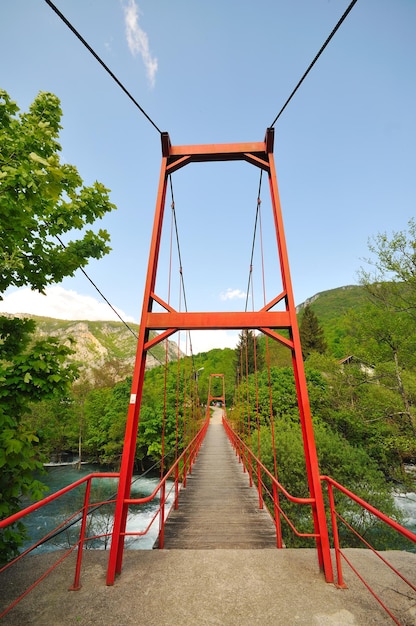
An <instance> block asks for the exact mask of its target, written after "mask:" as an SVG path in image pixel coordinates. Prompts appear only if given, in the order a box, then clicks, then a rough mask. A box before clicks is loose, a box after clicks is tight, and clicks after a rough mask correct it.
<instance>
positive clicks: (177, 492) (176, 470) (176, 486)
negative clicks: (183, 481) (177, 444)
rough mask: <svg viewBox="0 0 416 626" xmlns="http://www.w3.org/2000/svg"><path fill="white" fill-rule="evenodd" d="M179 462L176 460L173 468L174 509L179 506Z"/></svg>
mask: <svg viewBox="0 0 416 626" xmlns="http://www.w3.org/2000/svg"><path fill="white" fill-rule="evenodd" d="M178 500H179V463H178V462H176V468H175V509H177V508H178V506H179V502H178Z"/></svg>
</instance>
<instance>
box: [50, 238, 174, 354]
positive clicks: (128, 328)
mask: <svg viewBox="0 0 416 626" xmlns="http://www.w3.org/2000/svg"><path fill="white" fill-rule="evenodd" d="M55 238H56V239H57V240H58V241H59V243H60V244H61V246H62V248H64V250H65V249H66V247H67V246H66V245H65V244H64V242H63V241H62V239H61V238H60V237H59V235H55ZM79 269H80V270H81V272H82V273H83V274H84V276H85V278H86V279H87V280H88V281H89V282H90V283H91V285H92V286H93V287H94V289H95V290H96V292H97V293H98V294H99V295H100V296H101V297H102V299H103V300H104V302H105V303H106V304H108V306H109V307H110V309H111V310H112V311H113V312H114V313H115V314H116V315H117V317H118V318H119V320H120V321H121V322H122V323H123V324H124V326H125V327H126V328H127V330H128V331H129V332H130V333H131V334H132V335H133V337H135V338H136V339H138V335H137V333H136V331H135V330H134V329H133V328H132V327H131V326H129V325H128V324H127V322H126V321H125V320H124V319H123V318H122V317H121V315H120V313H119V312H118V311H117V309H116V308H115V307H114V306H113V305H112V304H111V302H110V301H109V300H108V299H107V298H106V297H105V295H104V294H103V292H102V291H101V290H100V289H99V288H98V287H97V285H96V284H95V282H94V281H93V280H92V278H90V276H89V275H88V274H87V272H86V271H85V270H84V268H83V267H80V268H79ZM149 354H151V355H152V357H153V358H154V359H155V360H156V361H158V362H159V363H160V365H163V363H162V361H161V360H160V359H159V358H158V357H157V356H156V355H155V354H153V353H152V352H151V351H150V350H149Z"/></svg>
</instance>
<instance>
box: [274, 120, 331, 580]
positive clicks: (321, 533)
mask: <svg viewBox="0 0 416 626" xmlns="http://www.w3.org/2000/svg"><path fill="white" fill-rule="evenodd" d="M268 133H270V129H268ZM266 137H267V135H266ZM267 143H268V142H267V141H266V144H267ZM269 145H270V144H269ZM269 149H270V148H269ZM271 150H272V148H271V149H270V153H269V164H270V171H269V185H270V193H271V199H272V206H273V215H274V221H275V228H276V238H277V247H278V252H279V259H280V267H281V272H282V284H283V289H284V292H285V294H286V297H285V300H286V310H287V311H288V313H289V319H290V335H291V339H292V342H293V348H292V364H293V372H294V377H295V384H296V391H297V398H298V407H299V418H300V423H301V429H302V437H303V447H304V453H305V462H306V472H307V477H308V483H309V491H310V494H311V497H312V498H314V499H315V504H314V505H313V507H312V511H313V518H314V526H315V532H316V533H317V534H318V537H317V550H318V560H319V565H320V568H321V569H323V571H324V573H325V578H326V580H327V582H333V579H334V576H333V570H332V560H331V552H330V543H329V536H328V526H327V521H326V514H325V505H324V499H323V494H322V484H321V479H320V472H319V464H318V455H317V453H316V444H315V435H314V432H313V424H312V416H311V410H310V405H309V395H308V388H307V384H306V376H305V369H304V366H303V358H302V348H301V343H300V336H299V327H298V323H297V317H296V306H295V300H294V296H293V290H292V281H291V277H290V270H289V257H288V253H287V247H286V240H285V235H284V228H283V217H282V211H281V206H280V199H279V192H278V186H277V176H276V170H275V164H274V156H273V153H272V151H271Z"/></svg>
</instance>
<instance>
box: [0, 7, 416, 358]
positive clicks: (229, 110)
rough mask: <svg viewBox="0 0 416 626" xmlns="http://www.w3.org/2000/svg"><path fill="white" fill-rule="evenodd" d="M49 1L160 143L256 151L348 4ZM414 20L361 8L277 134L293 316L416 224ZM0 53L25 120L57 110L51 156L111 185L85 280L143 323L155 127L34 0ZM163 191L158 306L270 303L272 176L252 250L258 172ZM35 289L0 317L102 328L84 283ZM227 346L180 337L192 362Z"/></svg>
mask: <svg viewBox="0 0 416 626" xmlns="http://www.w3.org/2000/svg"><path fill="white" fill-rule="evenodd" d="M55 4H56V6H57V8H58V9H59V10H60V11H61V12H62V13H63V14H64V15H65V17H66V18H67V19H68V20H69V21H70V22H71V23H72V24H73V26H74V27H75V28H76V29H77V30H78V31H79V32H80V34H81V35H82V36H83V37H84V38H85V39H86V41H87V42H88V43H89V45H90V46H91V47H92V48H93V49H94V50H95V52H96V53H97V54H98V55H99V56H100V57H101V58H102V60H103V61H104V62H105V63H106V64H107V65H108V67H109V68H110V69H111V71H112V72H113V73H114V74H115V75H116V76H117V78H118V79H119V80H120V81H121V82H122V83H123V84H124V86H125V87H126V89H127V90H128V91H129V92H130V93H131V94H132V96H133V97H134V98H135V99H136V101H137V102H138V103H139V104H140V106H141V107H142V108H143V109H144V111H145V112H146V113H147V114H148V116H149V117H150V118H151V120H153V122H154V123H155V124H156V126H157V127H158V128H159V129H160V130H162V131H167V132H169V135H170V139H171V142H172V144H173V145H187V144H205V143H207V144H208V143H229V142H246V141H262V140H263V138H264V136H265V131H266V128H267V127H268V126H270V125H271V124H272V122H273V120H274V119H275V117H276V115H277V114H278V112H279V111H280V109H281V108H282V106H283V104H284V103H285V101H286V100H287V98H288V97H289V95H290V94H291V92H292V90H293V89H294V87H295V86H296V84H297V83H298V81H299V79H300V78H301V76H302V75H303V73H304V72H305V70H306V69H307V67H308V66H309V64H310V63H311V61H312V60H313V58H314V57H315V54H316V53H317V52H318V50H319V49H320V47H321V46H322V44H323V43H324V41H325V40H326V38H327V37H328V35H329V33H330V32H331V31H332V29H333V27H334V26H335V24H336V23H337V22H338V20H339V18H340V17H341V15H342V14H343V13H344V11H345V9H346V8H347V6H348V4H349V1H341V0H257V1H256V2H253V1H252V0H227V1H225V2H224V0H210V2H202V1H197V0H193V1H192V0H176V1H175V2H172V1H169V0H138V1H135V0H56V2H55ZM415 24H416V2H414V0H358V2H357V4H356V5H355V6H354V8H353V9H352V11H351V13H350V14H349V16H348V17H347V19H346V20H345V22H344V23H343V25H342V26H341V28H340V29H339V31H338V32H337V33H336V35H335V36H334V38H333V39H332V41H331V42H330V44H329V45H328V47H327V48H326V50H325V51H324V53H323V54H322V56H321V57H320V59H319V60H318V62H317V63H316V65H315V66H314V68H313V69H312V71H311V72H310V74H309V75H308V77H307V78H306V80H305V81H304V82H303V84H302V85H301V87H300V88H299V90H298V91H297V93H296V94H295V96H294V98H293V99H292V100H291V102H290V103H289V105H288V106H287V108H286V109H285V111H284V112H283V114H282V115H281V116H280V118H279V120H278V121H277V123H276V125H275V147H274V154H275V160H276V169H277V178H278V185H279V194H280V201H281V205H282V212H283V220H284V226H285V236H286V241H287V247H288V254H289V262H290V271H291V278H292V284H293V291H294V296H295V302H296V304H300V303H302V302H304V301H305V300H306V299H307V298H309V297H311V296H313V295H315V294H316V293H319V292H322V291H326V290H328V289H334V288H336V287H341V286H345V285H350V284H356V283H357V282H358V271H359V269H360V267H363V266H365V259H366V258H367V257H368V256H369V251H368V242H369V239H371V238H373V237H375V236H376V235H377V234H378V233H384V232H386V233H387V234H390V235H391V234H392V233H393V232H395V231H402V230H405V229H406V228H407V224H408V222H409V220H410V219H411V218H412V217H413V216H414V209H415V201H414V196H415V180H416V167H415V166H416V155H415V151H416V115H415V111H416V72H415V66H416V38H415V36H414V27H415ZM0 56H1V58H2V64H1V69H0V87H1V88H3V89H5V90H6V91H7V92H8V93H9V95H10V96H11V97H12V99H13V100H15V101H16V102H17V104H18V106H19V108H20V110H21V112H24V111H26V110H27V109H28V107H29V105H30V104H31V102H32V101H33V99H34V98H35V96H36V95H37V93H38V92H39V91H50V92H53V93H55V94H56V95H57V96H58V97H59V98H60V100H61V106H62V110H63V119H62V125H63V130H62V131H61V135H60V143H61V146H62V152H61V160H62V161H63V162H67V163H71V164H73V165H75V166H76V167H77V168H78V171H79V173H80V175H81V177H82V178H83V180H84V183H85V184H87V185H88V184H92V183H93V182H94V181H95V180H98V181H100V182H102V183H103V184H104V185H105V186H106V187H108V188H109V189H110V190H111V194H110V197H111V201H112V202H113V203H114V204H115V205H116V206H117V210H116V211H113V212H112V213H111V214H109V215H107V216H106V217H105V218H104V219H103V220H101V221H100V222H98V223H97V228H98V227H100V228H106V229H107V230H108V231H109V233H110V236H111V247H112V251H111V253H110V254H109V255H107V256H106V257H104V258H103V259H101V260H99V261H94V262H91V263H90V264H89V265H88V267H87V268H86V271H87V273H88V275H89V277H90V278H91V280H92V281H93V282H94V284H95V285H96V286H97V287H98V288H99V290H100V291H101V292H102V293H103V294H104V295H105V297H106V298H107V300H108V301H109V302H111V304H112V305H113V307H114V308H116V310H117V311H119V314H120V315H121V316H122V317H123V319H124V320H125V321H127V322H132V321H135V322H137V323H139V322H140V315H141V307H142V299H143V290H144V284H145V280H146V272H147V264H148V258H149V246H150V238H151V232H152V224H153V216H154V209H155V202H156V193H157V185H158V179H159V173H160V163H161V147H160V136H159V132H158V131H157V130H156V129H155V127H154V126H153V125H152V124H151V123H150V122H149V120H148V119H147V118H146V117H145V116H144V115H143V114H142V113H141V112H140V110H139V109H138V108H137V107H136V106H135V105H134V104H133V103H132V102H131V100H130V99H129V98H128V97H127V96H126V94H125V93H123V91H122V90H121V89H120V87H119V86H118V85H117V84H116V83H115V82H114V81H113V79H112V78H111V77H110V76H109V75H108V74H107V73H106V72H105V71H104V69H103V68H102V67H101V66H100V65H99V63H98V62H97V61H96V59H94V57H93V56H92V55H91V53H90V52H88V50H86V49H85V47H84V46H83V45H82V44H81V43H80V42H79V40H78V39H77V38H76V37H75V36H74V34H73V33H72V32H71V31H70V30H69V28H68V27H67V26H66V25H65V24H64V23H63V22H62V21H61V20H60V19H59V17H58V16H57V15H56V14H55V12H54V11H52V9H51V8H50V7H49V6H48V5H47V3H46V2H45V1H44V0H2V1H1V3H0ZM172 186H173V193H174V203H175V216H176V223H177V228H178V237H179V246H180V255H181V260H182V276H183V280H184V284H185V296H183V295H180V293H179V283H180V280H179V277H180V273H179V264H178V260H177V259H178V253H177V251H176V247H175V246H176V241H175V237H174V242H173V243H174V245H173V259H174V260H173V263H172V264H170V262H169V259H170V247H171V230H172V227H171V217H172V211H171V210H167V211H166V219H165V225H164V231H163V237H162V246H161V255H160V260H159V268H158V278H157V289H156V292H157V294H158V295H159V296H160V297H161V298H162V299H164V300H166V301H167V300H168V299H169V301H170V302H171V304H172V306H174V307H175V308H180V307H182V309H181V310H183V307H184V306H185V302H186V306H187V310H189V311H223V310H225V311H237V310H238V311H240V310H244V308H245V306H247V304H248V308H249V310H251V309H253V310H257V309H259V308H261V307H262V306H263V304H264V302H268V301H270V300H271V299H272V298H273V297H274V296H275V295H277V294H278V293H280V269H279V262H278V257H277V251H276V244H275V234H274V228H273V222H272V220H271V213H270V212H269V211H268V209H269V208H270V199H269V197H268V185H267V181H266V180H263V182H262V185H261V222H260V223H261V229H260V228H257V230H256V233H257V234H256V239H255V244H254V245H253V234H254V224H255V215H256V208H257V192H258V188H259V171H258V170H257V168H255V167H252V166H250V165H248V164H247V163H215V164H193V165H191V166H189V167H186V168H183V169H182V170H180V171H179V172H177V173H175V174H174V175H173V176H172ZM171 203H172V199H171V197H170V194H168V198H167V208H170V207H171ZM260 230H261V235H262V236H261V237H260ZM252 249H253V250H254V251H255V252H254V256H253V262H252V263H251V252H252ZM175 255H176V256H175ZM250 264H252V266H253V274H252V280H251V281H250V284H251V285H252V286H253V290H252V291H249V293H247V288H248V284H249V280H248V278H249V271H250ZM170 267H171V268H172V269H171V272H172V273H170V269H169V268H170ZM47 293H48V295H47V296H42V295H39V294H37V293H35V292H31V291H30V290H29V289H27V288H23V289H20V290H16V289H14V288H13V289H10V290H9V291H8V292H6V294H3V295H4V299H3V301H2V302H1V303H0V312H1V311H4V312H8V313H15V312H21V313H32V314H36V315H47V316H50V317H57V318H64V319H114V313H113V312H112V310H111V309H110V307H108V305H107V304H105V302H104V301H103V300H102V299H101V297H100V295H99V294H98V293H97V291H96V290H95V288H94V286H93V285H92V284H91V282H89V281H88V280H87V279H86V278H85V276H84V275H83V274H82V273H81V272H78V273H77V274H76V275H75V276H74V277H72V278H67V279H65V280H64V281H63V282H62V283H61V284H59V285H56V286H51V287H50V288H48V290H47ZM235 343H236V333H231V332H227V331H212V332H211V331H201V332H197V333H193V334H192V346H193V352H194V353H197V352H199V351H201V350H208V349H211V348H213V347H219V348H223V347H233V346H234V345H235Z"/></svg>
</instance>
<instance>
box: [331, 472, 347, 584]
mask: <svg viewBox="0 0 416 626" xmlns="http://www.w3.org/2000/svg"><path fill="white" fill-rule="evenodd" d="M327 486H328V501H329V510H330V513H331V524H332V537H333V540H334V550H335V562H336V566H337V585H338V587H342V588H343V589H346V588H347V585H346V584H345V582H344V579H343V576H342V564H341V549H340V545H339V535H338V524H337V516H336V513H335V499H334V492H333V489H332V485H331V484H330V483H329V482H328V481H327Z"/></svg>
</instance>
